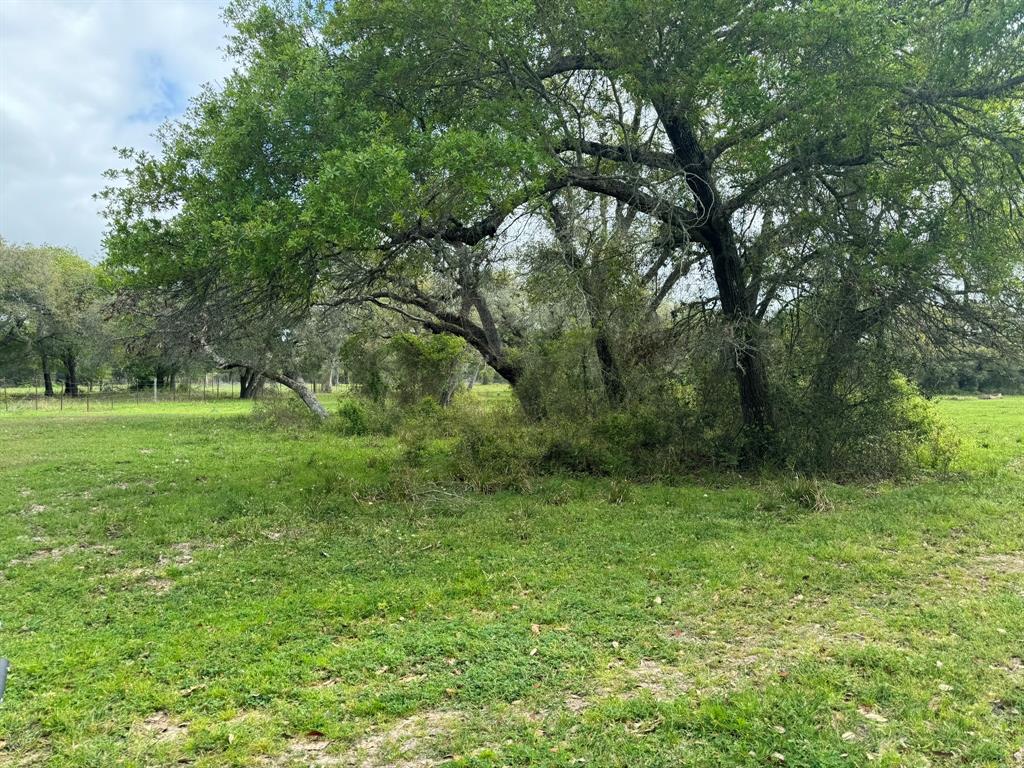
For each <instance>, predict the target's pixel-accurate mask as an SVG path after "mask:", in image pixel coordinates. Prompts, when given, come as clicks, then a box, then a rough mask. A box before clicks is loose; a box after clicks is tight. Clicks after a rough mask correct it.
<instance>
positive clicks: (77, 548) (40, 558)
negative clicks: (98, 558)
mask: <svg viewBox="0 0 1024 768" xmlns="http://www.w3.org/2000/svg"><path fill="white" fill-rule="evenodd" d="M79 553H93V554H101V555H108V556H111V557H113V556H114V555H119V554H121V551H120V550H119V549H116V548H114V547H110V546H107V545H105V544H71V545H69V546H66V547H45V548H43V549H37V550H36V551H35V552H32V553H31V554H29V555H26V556H25V557H22V558H17V559H14V560H11V561H10V563H8V564H9V565H33V564H35V563H42V562H47V561H56V560H62V559H64V558H65V557H67V556H69V555H75V554H79Z"/></svg>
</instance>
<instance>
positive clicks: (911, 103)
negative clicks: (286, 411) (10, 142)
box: [105, 0, 1024, 458]
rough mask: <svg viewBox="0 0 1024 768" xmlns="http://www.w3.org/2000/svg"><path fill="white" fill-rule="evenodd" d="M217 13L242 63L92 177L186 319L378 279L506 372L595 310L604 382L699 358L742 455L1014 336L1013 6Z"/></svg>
mask: <svg viewBox="0 0 1024 768" xmlns="http://www.w3.org/2000/svg"><path fill="white" fill-rule="evenodd" d="M227 17H228V19H229V20H230V21H231V22H232V23H233V24H234V29H235V32H234V37H233V41H232V45H231V47H230V54H231V55H232V56H233V57H234V60H235V61H236V64H237V66H236V68H235V70H234V73H233V74H232V75H231V76H230V77H228V78H227V80H226V81H225V83H224V84H223V86H221V87H217V88H209V89H207V90H206V91H205V92H204V93H203V94H202V95H201V96H200V97H199V98H197V99H196V100H195V102H194V103H193V105H192V107H191V109H190V110H189V112H188V113H187V115H186V116H185V117H184V118H183V119H182V120H180V121H177V122H175V123H172V124H169V125H167V126H166V127H165V130H164V131H163V133H162V135H161V150H160V151H159V152H158V153H157V154H156V155H153V156H150V155H146V154H142V153H137V152H133V151H126V153H125V158H126V159H127V160H128V161H129V163H128V167H127V169H125V170H124V171H122V172H120V173H119V174H115V176H117V181H116V183H115V184H113V185H112V186H111V187H110V188H109V189H108V190H107V191H106V193H105V196H106V200H107V203H108V218H109V223H110V227H109V233H108V238H107V247H108V250H109V253H110V259H109V265H110V268H111V269H112V270H113V271H114V273H115V274H116V275H117V276H118V277H119V279H120V280H121V281H122V285H124V286H126V287H128V288H131V289H135V290H144V291H154V292H156V293H159V294H161V295H163V296H164V297H167V296H169V295H172V294H173V295H175V296H177V298H178V301H177V302H175V303H174V306H175V307H176V311H179V312H182V313H184V314H186V315H187V316H188V317H190V318H195V317H197V316H201V315H202V311H203V307H205V306H208V305H209V303H210V301H211V300H212V297H213V296H214V294H219V295H221V296H223V295H225V294H227V295H231V296H232V297H234V298H233V301H237V302H241V303H245V304H246V305H247V306H252V307H254V308H256V311H258V312H264V311H266V308H267V307H274V308H275V311H281V312H286V313H294V314H295V316H301V315H302V314H303V313H304V312H307V311H308V308H309V307H310V306H313V305H318V304H319V305H331V306H341V305H347V304H372V305H375V306H378V307H381V308H384V309H387V310H389V311H391V312H393V313H395V314H396V315H398V316H399V317H402V318H404V319H406V320H408V321H411V322H414V323H416V324H417V325H418V326H420V327H421V328H423V329H426V330H428V331H432V332H435V333H442V332H443V333H449V334H453V335H456V336H459V337H461V338H463V339H465V341H466V342H467V343H468V344H470V345H471V346H473V347H474V348H475V349H477V350H478V351H479V352H480V354H481V355H482V356H483V358H484V360H486V361H487V363H489V364H490V365H491V366H492V367H493V368H494V369H495V370H496V371H498V372H499V373H500V374H501V375H502V376H504V377H505V379H506V380H508V381H509V382H510V383H511V384H513V386H514V387H515V388H516V389H517V391H518V392H520V393H524V392H525V391H526V389H527V387H525V386H521V385H522V384H523V382H526V381H528V380H529V378H530V377H529V370H528V368H529V364H530V363H529V361H530V360H531V359H537V355H538V354H539V350H541V349H543V345H544V343H547V341H550V340H551V339H552V338H555V337H559V338H563V339H564V338H567V337H566V336H565V334H566V332H567V329H570V328H578V329H580V332H581V333H582V334H583V335H584V336H585V337H586V339H587V344H591V345H592V347H593V350H592V355H593V357H594V358H595V360H596V365H595V366H594V367H595V368H596V369H597V370H598V371H599V372H600V377H599V378H600V380H601V382H602V387H603V398H604V400H605V401H606V402H607V403H608V404H610V405H611V406H612V407H621V406H623V404H626V403H628V402H629V401H630V399H631V397H636V396H639V395H638V394H637V392H638V390H639V389H641V388H642V387H639V386H638V385H637V382H638V381H649V380H650V379H651V377H652V376H654V375H655V373H656V375H657V376H660V377H662V378H664V377H666V376H668V377H670V378H671V377H676V379H677V381H678V380H679V376H680V374H679V372H678V371H679V360H680V358H682V359H684V360H685V359H689V360H690V361H691V362H692V360H693V359H695V358H697V357H699V356H702V355H703V356H704V357H705V358H707V359H708V360H709V361H711V363H713V365H712V366H711V367H716V368H717V369H718V370H723V371H728V372H729V376H730V377H731V378H732V379H733V381H734V383H733V385H732V387H733V390H732V391H733V393H734V394H732V395H730V396H729V399H730V400H733V401H734V403H735V406H734V413H735V414H736V417H737V419H738V424H739V428H740V433H741V434H742V440H743V442H744V444H745V445H746V446H747V447H746V448H745V450H746V451H747V452H748V454H749V455H750V456H752V457H755V458H756V457H760V456H764V455H767V454H768V453H770V452H771V451H772V447H773V444H775V443H777V441H778V433H779V432H780V429H782V426H781V425H782V424H783V422H789V421H793V420H794V419H797V418H798V416H799V413H800V412H801V411H802V410H804V411H806V410H807V409H810V410H811V411H816V412H817V411H820V410H821V409H823V408H824V409H835V410H843V409H844V408H847V407H852V405H853V404H856V403H858V402H860V401H862V400H863V398H862V397H861V395H863V393H864V392H866V391H870V390H871V389H872V387H874V386H875V384H877V383H878V382H879V381H881V382H883V383H884V382H886V381H888V380H889V377H890V375H891V372H892V371H893V370H895V369H896V368H897V367H898V366H899V362H900V360H901V359H902V358H903V357H905V356H907V355H908V350H909V349H910V348H911V347H913V346H914V345H915V344H919V343H921V342H922V340H924V339H928V338H935V337H936V336H937V334H941V333H951V332H956V333H961V334H971V333H977V332H978V329H979V328H986V327H987V328H989V329H998V331H997V332H995V331H994V332H993V334H992V335H993V336H998V337H1001V339H1002V342H1005V343H1007V344H1012V343H1014V341H1015V338H1016V341H1019V337H1015V336H1014V333H1015V330H1017V329H1019V322H1020V314H1019V311H1018V310H1019V308H1020V303H1019V297H1020V295H1021V291H1020V283H1021V278H1022V275H1021V265H1022V256H1021V254H1022V252H1024V251H1022V238H1021V235H1022V229H1021V218H1020V214H1021V204H1022V202H1024V200H1022V196H1024V184H1022V183H1021V182H1022V178H1024V177H1022V173H1021V159H1022V157H1024V111H1022V109H1024V107H1022V96H1024V34H1022V24H1024V8H1022V7H1021V6H1020V4H1019V3H1013V2H999V1H998V0H995V1H992V2H973V3H952V2H938V3H935V2H924V1H923V0H906V1H905V2H897V3H893V2H889V1H887V0H886V1H883V0H821V1H819V2H806V3H804V2H800V3H790V4H782V5H780V4H778V3H768V2H760V1H759V0H754V2H750V1H749V0H744V1H742V2H740V1H739V0H709V1H708V2H702V3H698V4H693V3H677V2H667V1H665V0H627V1H626V2H623V1H622V0H614V1H612V0H587V1H583V0H577V1H572V0H564V1H563V0H559V1H558V2H545V3H532V2H522V1H521V0H480V1H479V2H470V3H465V2H445V1H443V0H411V1H407V0H401V1H399V0H373V1H372V2H371V1H370V0H365V1H363V0H350V1H349V2H336V3H332V4H320V3H308V4H305V3H299V4H294V3H261V2H236V3H234V4H233V5H231V6H230V7H229V8H228V11H227ZM1015 323H1016V326H1015V325H1014V324H1015ZM695 328H699V329H700V334H699V336H698V335H696V334H695V332H694V329H695ZM707 350H711V351H710V352H708V351H707ZM655 352H656V354H655ZM652 366H654V367H653V368H652ZM633 369H636V370H639V371H640V372H641V374H642V375H637V376H634V377H632V378H631V375H630V371H631V370H633ZM655 369H657V370H656V371H655ZM867 371H870V372H871V375H872V376H873V377H874V378H873V379H872V381H871V382H868V381H867V380H866V379H865V378H864V377H865V376H866V375H867V374H866V373H865V372H867ZM682 379H683V380H684V383H686V385H687V386H690V387H696V388H697V389H698V390H699V389H700V388H701V387H705V389H707V387H711V388H712V390H714V391H717V389H719V388H720V387H721V384H720V383H709V381H711V380H709V379H707V378H706V377H702V376H701V375H699V374H698V373H696V372H694V371H692V370H691V371H690V373H688V374H686V375H683V376H682ZM714 381H715V382H717V380H714ZM858 393H860V394H858ZM700 396H701V397H702V398H704V399H707V397H709V396H711V395H710V394H709V391H704V392H703V393H702V394H701V395H700ZM716 396H717V395H716ZM730 407H732V406H730Z"/></svg>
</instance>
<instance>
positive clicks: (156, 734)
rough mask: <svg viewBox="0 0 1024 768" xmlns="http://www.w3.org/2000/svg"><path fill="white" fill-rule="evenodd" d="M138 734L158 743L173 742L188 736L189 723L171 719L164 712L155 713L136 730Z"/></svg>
mask: <svg viewBox="0 0 1024 768" xmlns="http://www.w3.org/2000/svg"><path fill="white" fill-rule="evenodd" d="M136 730H137V732H138V733H139V734H141V735H143V736H145V737H147V738H149V739H154V740H156V741H173V740H175V739H179V738H183V737H185V736H186V735H187V734H188V723H184V722H181V721H180V720H176V719H174V718H173V717H171V716H170V715H169V714H168V713H166V712H164V711H160V712H154V713H153V714H151V715H150V716H149V717H147V718H146V719H145V720H143V721H142V722H141V723H139V724H138V726H137V728H136Z"/></svg>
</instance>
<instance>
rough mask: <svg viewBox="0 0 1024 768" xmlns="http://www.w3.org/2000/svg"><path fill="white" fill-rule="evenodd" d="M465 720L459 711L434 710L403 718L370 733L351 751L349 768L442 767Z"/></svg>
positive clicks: (347, 762) (348, 754) (348, 760)
mask: <svg viewBox="0 0 1024 768" xmlns="http://www.w3.org/2000/svg"><path fill="white" fill-rule="evenodd" d="M462 720H463V715H462V714H460V713H458V712H451V711H446V710H432V711H429V712H420V713H417V714H415V715H410V716H409V717H406V718H403V719H402V720H399V721H398V722H396V723H393V724H392V725H390V726H388V727H387V728H384V729H383V730H380V731H375V732H372V733H369V734H367V735H366V736H364V737H363V738H362V739H360V740H359V741H358V742H357V743H356V744H355V745H354V746H353V747H352V749H350V750H349V751H348V753H347V754H346V757H345V763H346V764H347V765H354V766H358V768H430V767H431V766H435V765H440V764H441V763H442V762H443V761H444V757H445V754H446V750H445V748H444V747H445V745H446V744H447V743H448V741H449V738H448V737H449V734H451V732H452V731H453V730H454V729H455V728H456V727H457V726H458V724H459V723H460V722H461V721H462Z"/></svg>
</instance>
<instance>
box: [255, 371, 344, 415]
mask: <svg viewBox="0 0 1024 768" xmlns="http://www.w3.org/2000/svg"><path fill="white" fill-rule="evenodd" d="M260 374H261V375H262V376H265V377H266V378H268V379H270V380H271V381H276V382H277V383H278V384H284V385H285V386H286V387H288V389H290V390H291V391H292V392H294V393H295V394H296V395H298V396H299V399H300V400H302V402H303V403H305V405H306V407H307V408H309V410H310V412H312V414H313V415H314V416H316V418H317V419H319V420H320V421H324V420H326V419H327V409H326V408H324V406H323V404H322V403H321V402H320V401H319V400H317V398H316V395H315V394H313V390H312V389H310V388H309V387H307V386H306V384H305V382H303V381H302V380H301V379H297V378H296V379H293V378H292V377H291V376H288V375H287V374H284V373H275V372H274V371H260Z"/></svg>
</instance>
